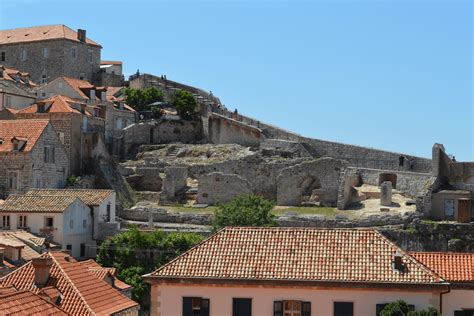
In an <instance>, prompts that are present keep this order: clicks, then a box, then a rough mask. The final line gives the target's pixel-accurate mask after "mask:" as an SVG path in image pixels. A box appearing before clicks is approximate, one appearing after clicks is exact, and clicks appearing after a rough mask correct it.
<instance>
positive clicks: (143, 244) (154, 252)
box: [97, 227, 203, 305]
mask: <svg viewBox="0 0 474 316" xmlns="http://www.w3.org/2000/svg"><path fill="white" fill-rule="evenodd" d="M202 240H203V237H202V236H201V235H198V234H192V233H170V234H164V233H163V232H161V231H155V232H153V233H144V232H141V231H139V230H138V229H137V228H135V227H132V228H131V229H130V230H129V231H127V232H123V233H120V234H117V235H115V236H114V237H112V239H108V240H106V241H104V242H103V243H102V244H101V245H100V248H99V253H98V255H97V262H99V263H100V264H101V265H103V266H104V267H114V268H117V270H118V278H119V279H120V280H122V281H124V282H125V283H127V284H130V285H131V286H132V287H133V291H132V298H133V299H134V300H135V301H137V302H139V303H140V304H142V305H146V298H147V297H148V291H149V288H148V285H147V284H146V283H144V282H143V280H142V278H141V276H142V275H143V274H146V273H150V272H152V271H153V270H155V269H156V268H157V267H158V266H161V265H163V264H165V263H167V262H168V261H170V260H171V259H173V258H175V257H176V256H178V255H180V254H181V253H183V252H184V251H186V250H188V249H189V248H191V247H192V246H193V245H195V244H197V243H199V242H201V241H202Z"/></svg>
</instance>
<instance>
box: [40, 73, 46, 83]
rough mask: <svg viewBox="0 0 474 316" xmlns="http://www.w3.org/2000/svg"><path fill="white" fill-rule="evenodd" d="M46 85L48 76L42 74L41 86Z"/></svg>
mask: <svg viewBox="0 0 474 316" xmlns="http://www.w3.org/2000/svg"><path fill="white" fill-rule="evenodd" d="M45 83H48V75H47V74H45V73H43V74H41V84H45Z"/></svg>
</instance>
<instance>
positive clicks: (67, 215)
mask: <svg viewBox="0 0 474 316" xmlns="http://www.w3.org/2000/svg"><path fill="white" fill-rule="evenodd" d="M84 220H85V221H86V227H84V225H83V221H84ZM71 221H72V228H71ZM63 227H64V236H63V241H62V249H63V250H64V249H67V245H71V246H72V251H71V255H72V256H73V257H75V258H81V255H80V254H81V244H86V245H89V247H90V245H95V242H94V241H93V240H92V216H91V210H90V208H89V207H88V206H87V205H86V204H84V203H83V202H82V201H80V200H76V201H74V203H73V204H71V205H70V206H69V207H68V209H67V210H65V211H64V216H63ZM86 248H87V247H86ZM86 256H87V250H86Z"/></svg>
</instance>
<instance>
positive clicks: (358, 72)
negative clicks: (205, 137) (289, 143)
mask: <svg viewBox="0 0 474 316" xmlns="http://www.w3.org/2000/svg"><path fill="white" fill-rule="evenodd" d="M472 18H473V4H472V1H470V0H466V1H457V0H446V1H408V0H393V1H376V0H371V1H356V0H353V1H339V0H334V1H312V2H310V1H304V2H298V1H290V0H288V1H259V0H256V1H225V0H223V1H199V0H194V1H180V0H175V1H132V0H129V1H64V0H63V1H45V0H43V1H24V0H8V1H7V0H0V28H1V29H9V28H16V27H26V26H34V25H46V24H65V25H68V26H70V27H71V28H74V29H77V28H84V29H86V30H87V35H88V37H90V38H91V39H93V40H95V41H97V42H99V43H101V44H102V46H103V47H104V48H103V50H102V58H103V59H112V60H122V61H123V62H124V68H125V73H126V74H127V75H129V74H131V73H134V72H135V71H136V70H137V69H139V70H140V71H141V72H148V73H153V74H157V75H161V74H166V75H167V78H168V79H172V80H176V81H180V82H183V83H186V84H191V85H195V86H197V87H200V88H203V89H205V90H212V92H213V93H214V94H215V95H217V96H219V97H220V98H221V100H222V101H223V103H224V104H225V105H226V106H227V107H228V108H230V109H234V108H237V109H238V110H239V112H241V113H243V114H247V115H249V116H252V117H255V118H258V119H260V120H262V121H266V122H268V123H272V124H275V125H278V126H280V127H283V128H286V129H289V130H292V131H295V132H297V133H299V134H302V135H305V136H309V137H314V138H320V139H325V140H333V141H338V142H344V143H350V144H357V145H362V146H369V147H375V148H381V149H386V150H390V151H399V152H405V153H409V154H415V155H420V156H425V157H430V156H431V147H432V145H433V143H435V142H439V143H443V144H444V145H445V147H446V149H447V151H448V152H449V153H452V154H454V155H455V156H456V158H457V160H464V161H468V160H470V161H473V160H474V148H473V147H474V127H473V124H474V123H473V121H474V110H473V80H472V74H473V48H472V43H473V21H472Z"/></svg>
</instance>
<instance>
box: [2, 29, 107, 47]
mask: <svg viewBox="0 0 474 316" xmlns="http://www.w3.org/2000/svg"><path fill="white" fill-rule="evenodd" d="M52 39H68V40H72V41H75V42H79V40H78V38H77V32H76V31H74V30H72V29H70V28H69V27H67V26H65V25H62V24H59V25H42V26H33V27H23V28H16V29H11V30H2V31H0V44H10V43H25V42H36V41H45V40H52ZM86 43H88V44H91V45H94V46H100V44H98V43H96V42H94V41H93V40H91V39H89V38H87V39H86Z"/></svg>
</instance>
